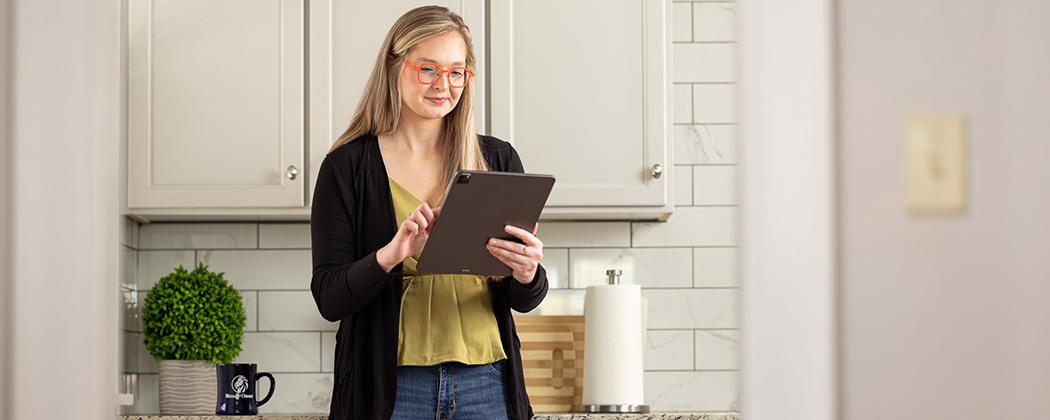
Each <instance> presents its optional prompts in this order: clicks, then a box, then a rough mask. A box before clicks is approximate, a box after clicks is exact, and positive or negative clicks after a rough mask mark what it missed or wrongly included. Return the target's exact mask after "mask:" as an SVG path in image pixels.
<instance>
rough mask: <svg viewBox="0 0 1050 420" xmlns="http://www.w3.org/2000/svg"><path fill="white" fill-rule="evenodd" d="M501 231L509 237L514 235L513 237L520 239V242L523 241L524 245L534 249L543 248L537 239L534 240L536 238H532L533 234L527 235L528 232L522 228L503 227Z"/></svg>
mask: <svg viewBox="0 0 1050 420" xmlns="http://www.w3.org/2000/svg"><path fill="white" fill-rule="evenodd" d="M503 230H505V231H506V232H507V233H509V234H511V235H514V236H516V237H518V238H519V239H521V240H522V241H524V242H525V245H529V246H534V247H542V246H543V243H542V242H540V240H539V239H538V238H536V236H534V235H533V234H531V233H529V231H527V230H525V229H522V228H520V227H517V226H514V225H506V226H504V227H503Z"/></svg>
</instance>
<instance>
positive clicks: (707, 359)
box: [696, 330, 740, 370]
mask: <svg viewBox="0 0 1050 420" xmlns="http://www.w3.org/2000/svg"><path fill="white" fill-rule="evenodd" d="M739 341H740V340H739V331H737V330H696V369H697V370H703V369H716V370H736V369H739V368H740V365H739V363H738V362H737V351H738V347H739Z"/></svg>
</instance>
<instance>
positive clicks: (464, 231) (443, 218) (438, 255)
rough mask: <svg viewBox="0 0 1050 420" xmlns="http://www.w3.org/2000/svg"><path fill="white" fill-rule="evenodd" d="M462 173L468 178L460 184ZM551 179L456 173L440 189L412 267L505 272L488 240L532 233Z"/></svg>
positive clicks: (437, 270) (429, 270)
mask: <svg viewBox="0 0 1050 420" xmlns="http://www.w3.org/2000/svg"><path fill="white" fill-rule="evenodd" d="M464 174H466V175H468V176H469V180H468V181H467V182H462V177H463V176H464ZM553 187H554V177H553V176H550V175H541V174H522V173H516V172H483V171H460V172H459V174H458V175H457V176H456V177H453V178H452V182H451V183H450V184H449V187H448V189H447V191H446V193H445V200H444V204H442V207H441V214H440V215H439V216H438V218H437V220H436V221H435V222H434V228H433V230H431V232H430V238H428V239H427V244H426V246H424V248H423V252H422V254H420V256H419V263H418V264H417V265H416V271H418V272H420V273H432V274H475V275H493V276H508V275H510V274H511V269H510V267H507V266H506V265H505V264H503V262H501V261H500V260H498V259H496V257H494V256H492V254H490V253H489V251H488V249H487V248H485V244H486V243H487V242H488V239H489V238H501V239H506V240H510V241H514V242H518V243H521V242H522V241H521V240H520V239H518V238H517V237H516V236H513V235H511V234H509V233H507V232H506V231H504V230H503V226H504V225H513V226H517V227H520V228H522V229H525V230H527V231H529V232H532V228H533V227H534V226H535V225H536V222H537V221H538V220H539V217H540V212H542V211H543V206H544V205H546V203H547V197H549V196H550V193H551V189H552V188H553Z"/></svg>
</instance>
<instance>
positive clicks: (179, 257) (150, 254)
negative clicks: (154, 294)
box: [137, 251, 194, 290]
mask: <svg viewBox="0 0 1050 420" xmlns="http://www.w3.org/2000/svg"><path fill="white" fill-rule="evenodd" d="M138 260H139V263H138V275H137V277H138V279H137V281H138V284H139V290H149V289H152V288H153V285H154V284H157V281H159V280H160V279H161V278H162V277H164V276H167V275H168V274H171V272H172V271H175V267H178V266H180V265H181V266H182V267H183V268H185V269H186V271H193V268H194V263H193V251H139V258H138Z"/></svg>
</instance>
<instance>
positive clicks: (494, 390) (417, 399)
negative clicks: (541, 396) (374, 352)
mask: <svg viewBox="0 0 1050 420" xmlns="http://www.w3.org/2000/svg"><path fill="white" fill-rule="evenodd" d="M505 362H506V359H504V360H500V361H498V362H495V363H492V364H486V365H465V364H463V363H459V362H448V363H442V364H440V365H437V366H398V367H397V400H396V402H395V403H394V414H393V415H392V416H391V417H390V418H391V420H421V419H437V420H443V419H455V420H470V419H478V420H496V419H506V418H507V400H506V397H505V396H504V394H503V366H504V364H505Z"/></svg>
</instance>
